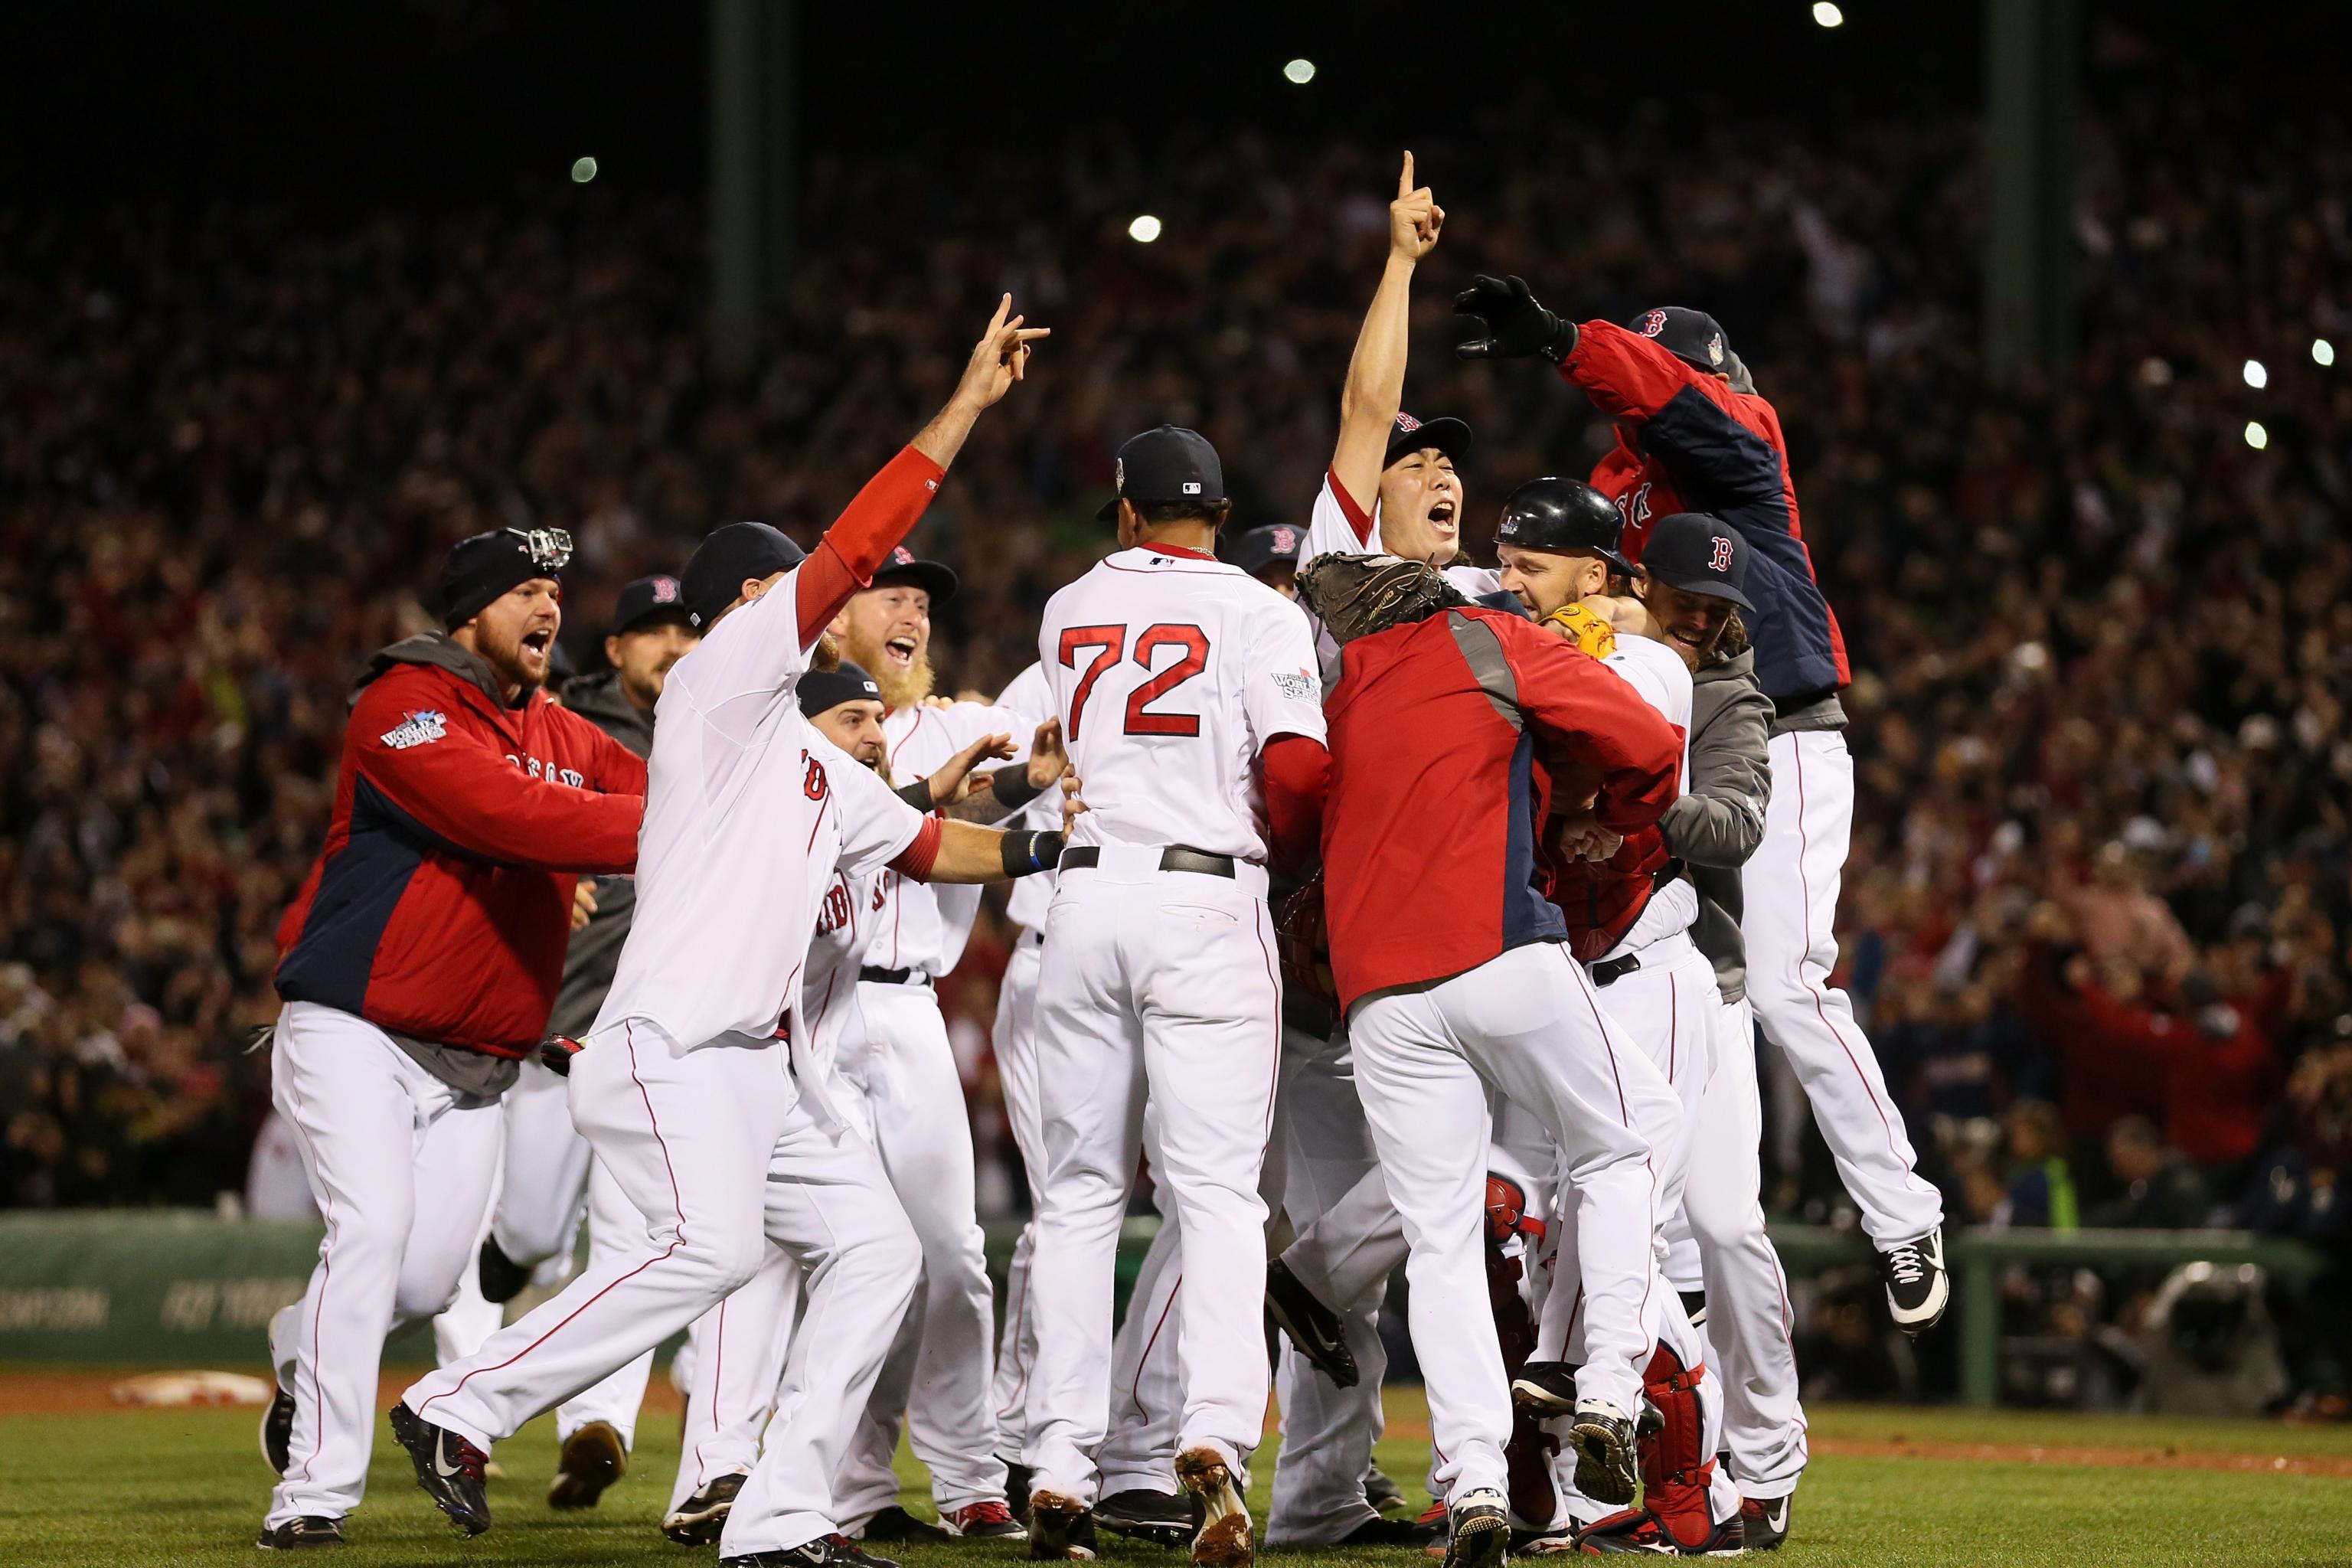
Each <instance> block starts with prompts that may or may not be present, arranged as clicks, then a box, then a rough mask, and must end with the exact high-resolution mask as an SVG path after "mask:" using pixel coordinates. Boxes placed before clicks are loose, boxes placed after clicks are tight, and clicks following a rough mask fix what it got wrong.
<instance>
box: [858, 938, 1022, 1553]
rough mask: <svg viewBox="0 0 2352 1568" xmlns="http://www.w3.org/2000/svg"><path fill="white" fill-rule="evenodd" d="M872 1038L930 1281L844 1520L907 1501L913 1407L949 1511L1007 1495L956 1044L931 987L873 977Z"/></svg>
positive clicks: (884, 1119) (991, 1302) (890, 1165)
mask: <svg viewBox="0 0 2352 1568" xmlns="http://www.w3.org/2000/svg"><path fill="white" fill-rule="evenodd" d="M857 1005H858V1009H859V1011H861V1012H862V1013H863V1014H864V1015H865V1017H866V1035H867V1037H868V1040H869V1047H868V1049H867V1050H866V1052H865V1053H864V1056H863V1058H862V1060H861V1061H860V1063H859V1067H858V1070H857V1072H856V1075H855V1076H856V1080H857V1087H858V1088H859V1089H862V1090H863V1091H864V1092H865V1095H866V1101H867V1103H868V1104H869V1105H871V1106H872V1107H873V1115H874V1136H875V1142H876V1144H877V1147H878V1148H879V1150H880V1152H881V1156H882V1166H883V1169H884V1170H885V1171H887V1173H889V1177H890V1184H891V1187H892V1188H893V1189H894V1190H895V1191H896V1192H897V1193H898V1202H899V1204H900V1205H901V1206H902V1207H903V1208H904V1209H905V1210H906V1212H907V1218H908V1221H909V1222H910V1223H912V1224H913V1226H914V1227H915V1236H916V1238H917V1239H918V1240H919V1241H920V1242H921V1243H922V1247H923V1266H922V1279H921V1280H920V1282H919V1285H918V1286H917V1288H916V1291H915V1305H914V1307H913V1309H912V1310H909V1311H908V1315H907V1323H906V1326H905V1327H904V1328H902V1329H901V1330H900V1331H899V1336H898V1344H897V1345H896V1346H895V1347H894V1348H893V1350H892V1351H891V1352H890V1354H889V1356H888V1357H887V1358H886V1359H885V1361H884V1362H883V1365H882V1376H881V1379H880V1381H879V1382H877V1384H875V1388H874V1398H873V1401H872V1403H871V1405H870V1406H869V1407H868V1408H867V1410H866V1418H865V1420H864V1422H863V1423H862V1424H861V1426H860V1427H859V1430H858V1438H857V1442H856V1445H855V1446H854V1447H853V1448H852V1449H851V1452H850V1457H849V1461H848V1464H847V1465H846V1467H845V1469H844V1471H843V1474H842V1477H841V1479H840V1483H839V1493H840V1508H841V1512H842V1521H843V1523H844V1525H845V1526H848V1527H855V1526H856V1525H858V1524H862V1523H864V1521H866V1520H867V1519H868V1518H871V1517H872V1516H873V1515H874V1514H876V1513H877V1512H879V1511H880V1510H883V1509H885V1508H887V1507H889V1506H890V1505H891V1504H892V1503H895V1502H897V1501H898V1475H897V1474H896V1473H895V1472H894V1471H893V1470H892V1469H891V1460H892V1459H893V1458H895V1457H896V1456H897V1454H898V1422H899V1417H900V1415H901V1413H903V1414H904V1415H905V1417H906V1423H907V1429H908V1433H907V1435H908V1440H909V1442H910V1443H911V1444H912V1445H913V1447H914V1450H915V1454H916V1457H917V1458H920V1459H921V1460H922V1461H923V1463H924V1464H926V1465H928V1466H929V1467H930V1471H931V1496H932V1500H934V1501H935V1502H937V1503H938V1504H939V1508H940V1512H941V1513H946V1512H949V1511H950V1510H954V1509H959V1508H962V1507H965V1506H966V1505H968V1504H971V1503H975V1502H980V1501H982V1500H1000V1501H1001V1500H1003V1497H1004V1461H1003V1460H1002V1459H1000V1458H997V1457H996V1413H995V1408H994V1406H993V1405H991V1403H990V1401H989V1384H990V1379H991V1374H992V1372H993V1371H994V1365H993V1357H994V1354H995V1348H996V1295H995V1289H994V1287H993V1286H992V1285H991V1284H990V1283H989V1279H988V1254H987V1238H986V1237H984V1236H983V1235H982V1232H981V1228H980V1216H979V1210H978V1207H977V1205H976V1202H975V1198H974V1194H973V1191H972V1181H973V1161H972V1152H971V1115H970V1113H969V1112H968V1111H967V1110H966V1109H965V1107H964V1098H963V1079H962V1078H961V1076H960V1075H959V1074H958V1073H957V1071H956V1061H955V1047H952V1046H950V1044H949V1043H948V1029H947V1021H946V1020H945V1019H944V1018H942V1017H941V1016H940V999H939V995H938V994H937V993H936V992H934V991H933V990H932V989H931V987H930V986H929V985H884V984H861V985H859V986H858V988H857Z"/></svg>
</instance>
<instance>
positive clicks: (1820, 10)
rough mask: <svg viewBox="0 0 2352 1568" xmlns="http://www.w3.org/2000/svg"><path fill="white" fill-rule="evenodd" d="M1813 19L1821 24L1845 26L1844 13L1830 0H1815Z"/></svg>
mask: <svg viewBox="0 0 2352 1568" xmlns="http://www.w3.org/2000/svg"><path fill="white" fill-rule="evenodd" d="M1813 20H1814V22H1815V23H1816V24H1818V25H1819V26H1824V27H1842V26H1845V13H1844V12H1843V11H1841V10H1839V9H1838V8H1837V7H1836V6H1834V5H1831V4H1830V0H1815V4H1814V5H1813Z"/></svg>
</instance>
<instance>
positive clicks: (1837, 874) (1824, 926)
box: [1739, 730, 1944, 1251]
mask: <svg viewBox="0 0 2352 1568" xmlns="http://www.w3.org/2000/svg"><path fill="white" fill-rule="evenodd" d="M1770 751H1771V761H1772V798H1771V800H1770V801H1769V803H1768V804H1767V805H1766V806H1765V810H1764V839H1763V842H1762V843H1760V844H1759V845H1758V846H1757V848H1756V853H1755V856H1754V857H1753V858H1750V859H1749V860H1748V865H1747V868H1746V869H1745V870H1744V871H1743V872H1742V873H1741V875H1740V887H1741V889H1742V892H1743V896H1744V898H1745V899H1746V900H1747V907H1746V910H1745V911H1744V912H1743V913H1742V914H1741V916H1740V920H1739V934H1740V937H1741V940H1742V941H1743V942H1745V943H1746V944H1747V948H1748V1004H1749V1005H1750V1006H1752V1007H1753V1008H1754V1009H1755V1013H1756V1021H1757V1023H1759V1024H1760V1025H1761V1026H1763V1029H1764V1037H1765V1038H1766V1039H1769V1040H1770V1041H1771V1042H1772V1043H1773V1044H1774V1045H1776V1046H1778V1047H1780V1050H1781V1051H1782V1052H1783V1053H1784V1054H1785V1055H1786V1056H1787V1057H1788V1058H1789V1064H1790V1067H1792V1068H1795V1069H1796V1073H1797V1079H1798V1081H1799V1082H1801V1084H1803V1085H1804V1089H1805V1098H1806V1099H1807V1100H1811V1102H1812V1107H1813V1120H1814V1121H1815V1122H1817V1123H1818V1124H1819V1125H1820V1127H1821V1130H1822V1139H1823V1140H1824V1141H1825V1142H1827V1143H1828V1144H1829V1146H1830V1152H1831V1153H1832V1155H1833V1156H1835V1157H1836V1160H1837V1169H1838V1176H1839V1179H1840V1180H1842V1181H1843V1182H1844V1183H1845V1190H1846V1191H1847V1192H1848V1193H1850V1194H1853V1201H1854V1203H1855V1204H1856V1205H1859V1206H1860V1208H1861V1210H1862V1227H1863V1229H1864V1231H1865V1232H1867V1233H1868V1234H1869V1237H1870V1239H1871V1240H1872V1242H1873V1243H1874V1244H1875V1245H1876V1246H1877V1247H1878V1248H1879V1250H1881V1251H1885V1249H1886V1248H1888V1247H1899V1246H1901V1245H1902V1244H1903V1243H1905V1242H1906V1241H1914V1240H1916V1239H1917V1238H1918V1237H1923V1236H1925V1235H1927V1233H1928V1232H1929V1231H1931V1230H1933V1229H1935V1228H1936V1227H1937V1226H1939V1225H1941V1224H1943V1223H1944V1200H1943V1196H1942V1194H1939V1193H1937V1191H1936V1188H1935V1186H1934V1184H1931V1183H1929V1182H1927V1181H1926V1180H1924V1179H1922V1178H1921V1176H1920V1175H1919V1173H1918V1170H1917V1168H1916V1167H1917V1165H1918V1163H1919V1161H1918V1156H1917V1155H1916V1153H1914V1152H1912V1148H1911V1140H1910V1139H1909V1138H1908V1137H1907V1136H1906V1135H1905V1133H1904V1131H1903V1113H1902V1111H1901V1110H1898V1109H1896V1107H1895V1101H1894V1099H1893V1097H1891V1096H1890V1095H1889V1094H1888V1093H1887V1092H1886V1080H1885V1078H1884V1077H1882V1076H1881V1075H1880V1073H1879V1070H1878V1058H1877V1056H1876V1054H1875V1053H1874V1052H1873V1051H1872V1049H1871V1047H1870V1040H1869V1038H1868V1037H1866V1036H1864V1034H1863V1032H1862V1029H1861V1027H1860V1026H1858V1025H1857V1024H1856V1023H1855V1022H1854V1017H1853V1002H1852V1001H1850V1000H1849V999H1848V998H1847V996H1846V994H1845V993H1844V992H1843V991H1841V990H1839V989H1837V988H1836V987H1835V986H1833V985H1832V984H1830V972H1831V971H1832V969H1834V968H1836V967H1837V904H1838V886H1839V882H1840V879H1842V878H1843V875H1844V872H1845V856H1846V840H1847V837H1848V835H1849V833H1850V832H1851V830H1852V828H1853V756H1852V755H1851V754H1850V753H1849V752H1847V751H1846V745H1845V736H1844V735H1843V733H1841V732H1840V731H1835V730H1802V731H1796V732H1795V733H1793V734H1781V735H1774V736H1773V737H1772V739H1771V743H1770Z"/></svg>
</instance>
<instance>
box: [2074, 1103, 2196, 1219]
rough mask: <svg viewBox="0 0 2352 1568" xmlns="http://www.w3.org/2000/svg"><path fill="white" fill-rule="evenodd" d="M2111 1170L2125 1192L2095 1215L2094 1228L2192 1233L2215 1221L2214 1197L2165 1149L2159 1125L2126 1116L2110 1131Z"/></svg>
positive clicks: (2186, 1164)
mask: <svg viewBox="0 0 2352 1568" xmlns="http://www.w3.org/2000/svg"><path fill="white" fill-rule="evenodd" d="M2107 1170H2108V1172H2109V1173H2110V1174H2111V1175H2113V1177H2114V1178H2115V1182H2116V1186H2117V1187H2118V1188H2120V1189H2121V1191H2120V1194H2119V1195H2117V1196H2116V1197H2113V1198H2110V1199H2109V1200H2107V1201H2106V1202H2105V1203H2104V1204H2101V1205H2098V1206H2097V1207H2095V1208H2094V1209H2093V1210H2092V1211H2091V1223H2092V1224H2093V1225H2095V1226H2107V1227H2110V1228H2124V1229H2155V1230H2189V1229H2194V1228H2195V1227H2197V1226H2202V1225H2205V1224H2208V1223H2209V1222H2210V1220H2211V1218H2212V1215H2213V1197H2212V1194H2211V1192H2210V1190H2209V1189H2208V1188H2207V1187H2206V1185H2205V1179H2204V1178H2203V1177H2202V1176H2200V1175H2199V1174H2198V1173H2197V1171H2196V1168H2195V1167H2194V1166H2192V1165H2190V1164H2189V1162H2188V1161H2186V1160H2184V1159H2182V1158H2181V1157H2180V1155H2179V1152H2178V1151H2176V1150H2172V1149H2168V1148H2166V1147H2165V1144H2164V1140H2163V1138H2161V1137H2160V1136H2158V1133H2157V1131H2156V1124H2155V1123H2154V1122H2152V1121H2149V1120H2148V1119H2147V1117H2145V1116H2126V1117H2125V1118H2124V1119H2123V1120H2122V1121H2118V1122H2116V1124H2115V1125H2114V1126H2113V1127H2111V1128H2109V1129H2107Z"/></svg>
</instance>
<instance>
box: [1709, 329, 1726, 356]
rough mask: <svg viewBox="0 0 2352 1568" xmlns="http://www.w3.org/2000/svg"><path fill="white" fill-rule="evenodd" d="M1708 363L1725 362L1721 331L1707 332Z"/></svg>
mask: <svg viewBox="0 0 2352 1568" xmlns="http://www.w3.org/2000/svg"><path fill="white" fill-rule="evenodd" d="M1706 363H1709V364H1721V363H1723V334H1722V333H1721V332H1709V333H1708V334H1707V337H1706Z"/></svg>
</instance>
